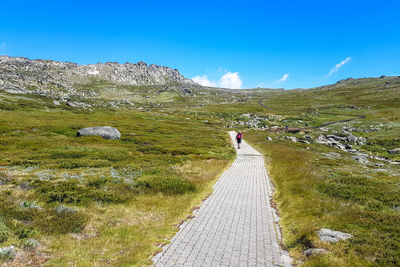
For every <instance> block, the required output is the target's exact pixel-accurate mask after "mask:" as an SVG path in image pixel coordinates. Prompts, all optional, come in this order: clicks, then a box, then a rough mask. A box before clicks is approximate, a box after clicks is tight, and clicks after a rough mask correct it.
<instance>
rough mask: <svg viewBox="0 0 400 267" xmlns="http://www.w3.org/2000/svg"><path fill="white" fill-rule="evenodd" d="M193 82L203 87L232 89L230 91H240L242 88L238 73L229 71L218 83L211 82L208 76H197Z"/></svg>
mask: <svg viewBox="0 0 400 267" xmlns="http://www.w3.org/2000/svg"><path fill="white" fill-rule="evenodd" d="M192 80H193V81H194V82H196V83H198V84H200V85H203V86H210V87H222V88H230V89H240V88H241V87H242V80H241V79H240V77H239V73H238V72H233V73H232V72H230V71H228V72H227V73H225V74H224V75H222V77H221V78H220V79H219V80H218V81H210V80H209V79H208V77H207V75H203V76H200V75H197V76H195V77H193V78H192Z"/></svg>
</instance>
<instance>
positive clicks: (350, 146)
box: [344, 144, 353, 150]
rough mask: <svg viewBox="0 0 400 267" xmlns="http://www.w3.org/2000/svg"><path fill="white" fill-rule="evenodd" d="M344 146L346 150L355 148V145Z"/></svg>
mask: <svg viewBox="0 0 400 267" xmlns="http://www.w3.org/2000/svg"><path fill="white" fill-rule="evenodd" d="M344 146H345V148H346V150H351V149H353V146H352V145H349V144H345V145H344Z"/></svg>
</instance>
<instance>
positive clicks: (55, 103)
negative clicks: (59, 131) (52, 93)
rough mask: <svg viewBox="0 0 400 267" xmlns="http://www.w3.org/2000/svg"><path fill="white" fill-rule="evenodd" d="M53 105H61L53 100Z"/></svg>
mask: <svg viewBox="0 0 400 267" xmlns="http://www.w3.org/2000/svg"><path fill="white" fill-rule="evenodd" d="M53 104H54V105H56V106H59V105H61V104H60V102H58V101H57V100H54V101H53Z"/></svg>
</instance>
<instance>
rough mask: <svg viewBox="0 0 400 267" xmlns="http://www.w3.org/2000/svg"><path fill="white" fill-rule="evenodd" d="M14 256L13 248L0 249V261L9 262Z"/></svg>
mask: <svg viewBox="0 0 400 267" xmlns="http://www.w3.org/2000/svg"><path fill="white" fill-rule="evenodd" d="M15 256H16V253H15V248H14V246H9V247H2V248H0V259H1V260H11V259H13V258H15Z"/></svg>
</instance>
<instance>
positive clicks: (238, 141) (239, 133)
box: [236, 131, 243, 149]
mask: <svg viewBox="0 0 400 267" xmlns="http://www.w3.org/2000/svg"><path fill="white" fill-rule="evenodd" d="M242 138H243V134H242V133H241V132H240V131H239V132H238V133H237V135H236V142H237V145H238V149H240V143H242Z"/></svg>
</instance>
